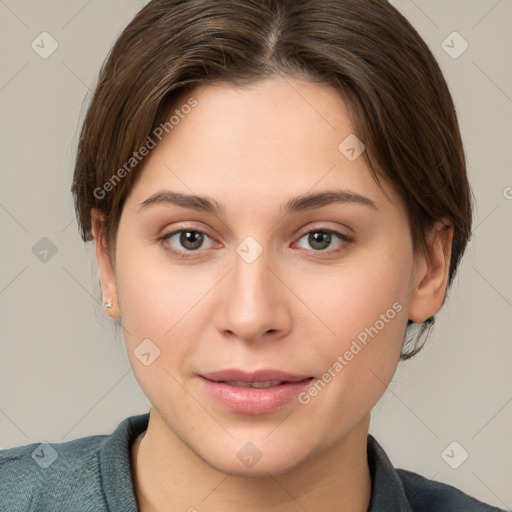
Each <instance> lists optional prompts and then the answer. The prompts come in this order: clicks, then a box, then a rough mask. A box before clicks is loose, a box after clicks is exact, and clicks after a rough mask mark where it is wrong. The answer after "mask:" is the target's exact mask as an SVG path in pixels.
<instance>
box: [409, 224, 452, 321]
mask: <svg viewBox="0 0 512 512" xmlns="http://www.w3.org/2000/svg"><path fill="white" fill-rule="evenodd" d="M452 241H453V224H452V223H451V222H450V221H448V220H447V219H443V220H441V221H438V222H437V223H436V224H435V225H434V226H433V228H432V229H431V231H430V233H429V236H428V237H427V244H428V248H427V253H426V254H422V255H421V256H418V260H417V262H416V275H415V279H414V285H413V289H412V291H411V298H410V301H409V320H412V321H413V322H417V323H422V322H424V321H425V320H427V318H429V317H431V316H433V315H435V314H436V313H437V312H438V311H439V310H440V309H441V306H442V305H443V302H444V299H445V296H446V288H447V285H448V276H449V272H450V260H451V252H452Z"/></svg>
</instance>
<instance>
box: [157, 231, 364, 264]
mask: <svg viewBox="0 0 512 512" xmlns="http://www.w3.org/2000/svg"><path fill="white" fill-rule="evenodd" d="M186 231H188V232H191V233H200V234H203V235H206V236H207V237H208V238H211V237H210V236H208V234H207V233H205V232H204V231H201V230H199V229H192V228H186V227H184V228H181V229H177V230H175V231H172V232H170V233H167V234H165V235H163V236H162V237H160V238H159V239H158V240H159V241H160V242H161V244H162V245H164V244H165V242H167V241H168V240H169V239H170V238H171V237H173V236H174V235H177V234H179V233H183V232H186ZM311 233H328V234H331V235H335V236H336V237H338V238H339V239H340V241H341V244H340V247H339V248H337V249H334V250H333V249H331V250H328V251H326V250H317V251H315V250H312V252H314V253H320V254H329V255H333V254H337V253H339V252H341V251H343V250H344V249H346V248H347V247H348V246H350V245H352V244H353V243H354V242H355V241H356V239H355V238H353V237H350V236H348V235H346V234H344V233H340V232H339V231H335V230H332V229H327V228H321V227H320V228H315V229H311V230H309V231H306V232H305V233H303V234H302V235H301V236H300V237H299V240H301V239H302V238H304V237H305V236H306V235H309V234H311ZM164 249H165V251H167V252H168V253H170V254H172V255H173V256H176V257H178V258H180V259H190V258H194V257H195V256H193V254H194V253H197V252H201V251H200V250H196V251H189V252H186V251H178V250H176V249H173V248H170V247H168V246H165V245H164Z"/></svg>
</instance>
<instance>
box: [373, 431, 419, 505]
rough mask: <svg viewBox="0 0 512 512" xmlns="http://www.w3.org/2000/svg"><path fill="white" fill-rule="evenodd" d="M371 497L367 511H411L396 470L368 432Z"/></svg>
mask: <svg viewBox="0 0 512 512" xmlns="http://www.w3.org/2000/svg"><path fill="white" fill-rule="evenodd" d="M367 456H368V467H369V468H370V475H371V479H372V497H371V500H370V507H369V508H368V512H413V511H412V508H411V506H410V504H409V500H408V499H407V496H406V494H405V490H404V487H403V485H402V481H401V479H400V476H399V475H398V472H397V470H396V469H395V468H394V467H393V464H392V463H391V461H390V460H389V458H388V456H387V455H386V452H385V451H384V450H383V448H382V447H381V446H380V444H379V443H378V442H377V440H376V439H375V438H374V437H373V436H372V435H371V434H368V442H367Z"/></svg>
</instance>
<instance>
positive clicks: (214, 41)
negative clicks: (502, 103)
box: [0, 0, 498, 512]
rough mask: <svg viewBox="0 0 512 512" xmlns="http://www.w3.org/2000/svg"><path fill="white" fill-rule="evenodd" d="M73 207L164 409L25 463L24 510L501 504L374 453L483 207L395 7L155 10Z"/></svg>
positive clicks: (93, 129)
mask: <svg viewBox="0 0 512 512" xmlns="http://www.w3.org/2000/svg"><path fill="white" fill-rule="evenodd" d="M72 191H73V194H74V197H75V205H76V211H77V216H78V220H79V223H80V226H81V229H82V236H83V239H84V240H85V241H94V246H95V252H96V259H97V263H98V268H99V272H100V278H101V286H102V292H103V297H104V307H105V311H106V313H107V314H108V315H109V316H110V317H112V318H113V319H116V320H117V321H119V322H120V324H121V325H122V328H123V331H124V337H125V341H126V345H127V350H128V355H129V358H130V363H131V365H132V369H133V372H134V374H135V376H136V378H137V380H138V382H139V384H140V385H141V388H142V390H143V391H144V393H145V394H146V396H147V397H148V399H149V400H150V402H151V405H152V407H151V410H150V413H149V414H145V415H140V416H136V417H131V418H127V419H126V420H125V421H123V423H121V424H120V425H119V427H118V428H117V430H116V431H115V432H114V433H113V434H112V435H110V436H92V437H88V438H82V439H77V440H74V441H71V442H68V443H62V444H60V445H52V446H50V445H46V444H44V445H28V446H25V447H19V448H13V449H10V450H4V451H3V452H2V454H1V459H0V460H1V462H2V465H1V466H0V467H1V468H2V479H3V481H4V483H3V487H2V500H6V501H4V502H6V503H7V510H74V511H80V510H95V511H99V510H115V511H117V510H119V511H135V510H140V511H143V512H146V511H163V510H173V511H174V510H188V511H193V510H208V511H216V510H223V511H229V510H254V511H256V510H258V511H259V510H265V511H268V510H276V511H280V512H282V511H284V512H287V511H291V510H308V511H315V510H323V511H325V510H351V511H361V512H362V511H371V512H375V511H379V512H381V511H387V510H390V511H391V510H394V511H395V510H399V511H410V510H414V511H426V510H436V511H448V510H471V511H491V510H498V509H496V508H494V507H491V506H489V505H486V504H484V503H481V502H479V501H477V500H476V499H474V498H471V497H470V496H468V495H466V494H464V493H462V492H461V491H458V490H456V489H455V488H453V487H450V486H448V485H444V484H441V483H437V482H433V481H429V480H427V479H425V478H423V477H421V476H419V475H417V474H414V473H411V472H408V471H404V470H396V469H394V468H393V466H392V465H391V462H390V460H389V459H388V457H387V455H386V454H385V452H384V451H383V449H382V448H381V447H380V445H379V444H378V442H377V441H376V439H375V438H373V437H372V436H371V435H369V434H368V429H369V422H370V411H371V409H372V408H373V406H374V405H375V404H376V403H377V401H378V400H379V398H380V397H381V396H382V394H383V392H384V391H385V389H386V386H387V384H388V383H389V382H390V380H391V378H392V377H393V374H394V372H395V369H396V366H397V364H398V362H399V360H400V359H407V358H409V357H412V356H413V355H414V354H415V353H416V352H417V351H418V350H420V348H421V338H422V335H423V334H425V333H426V332H427V330H428V327H429V326H431V325H432V323H433V319H434V316H435V314H436V313H437V312H438V311H439V309H440V308H441V306H442V305H443V302H444V300H445V297H446V291H447V288H448V287H449V286H450V284H451V282H452V281H453V278H454V276H455V274H456V271H457V267H458V264H459V262H460V259H461V257H462V255H463V252H464V249H465V246H466V244H467V241H468V239H469V236H470V231H471V212H472V209H471V192H470V187H469V184H468V181H467V175H466V167H465V159H464V151H463V147H462V142H461V137H460V132H459V127H458V122H457V118H456V114H455V109H454V106H453V102H452V99H451V96H450V93H449V91H448V88H447V86H446V83H445V81H444V79H443V76H442V74H441V71H440V69H439V67H438V65H437V63H436V61H435V59H434V58H433V56H432V54H431V52H430V51H429V49H428V48H427V46H426V45H425V43H424V42H423V41H422V40H421V38H420V37H419V36H418V34H417V33H416V31H415V30H414V29H413V28H412V27H411V26H410V24H409V23H408V22H407V21H406V20H405V19H404V18H403V17H402V16H401V15H400V14H399V13H398V12H397V11H396V10H395V9H394V8H393V7H392V6H390V5H389V4H388V3H387V2H384V1H378V0H365V1H361V0H303V1H287V0H265V1H263V0H246V1H243V2H234V1H224V2H205V1H204V0H202V1H200V0H185V1H177V0H174V1H170V0H153V1H151V2H150V3H149V4H148V5H147V6H146V7H144V8H143V9H142V11H141V12H140V13H139V14H138V15H137V16H136V17H135V19H134V20H133V21H132V22H131V23H130V25H129V26H128V27H127V28H126V29H125V31H124V32H123V33H122V34H121V36H120V37H119V39H118V40H117V42H116V44H115V46H114V47H113V49H112V51H111V53H110V55H109V57H108V59H107V61H106V63H105V65H104V67H103V69H102V71H101V76H100V80H99V83H98V86H97V89H96V91H95V94H94V98H93V100H92V103H91V105H90V107H89V110H88V113H87V117H86V119H85V122H84V126H83V129H82V134H81V138H80V144H79V149H78V155H77V162H76V168H75V175H74V182H73V187H72ZM34 462H37V464H35V463H34ZM42 469H44V471H43V470H42Z"/></svg>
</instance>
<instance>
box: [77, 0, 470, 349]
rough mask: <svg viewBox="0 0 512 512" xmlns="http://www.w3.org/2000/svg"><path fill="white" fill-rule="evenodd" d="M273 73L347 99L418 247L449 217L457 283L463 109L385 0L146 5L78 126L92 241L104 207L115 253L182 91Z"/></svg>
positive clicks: (81, 186) (463, 203) (465, 235)
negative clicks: (126, 211) (151, 152)
mask: <svg viewBox="0 0 512 512" xmlns="http://www.w3.org/2000/svg"><path fill="white" fill-rule="evenodd" d="M276 75H287V76H290V77H294V78H302V79H305V80H308V81H311V82H315V83H322V84H327V85H330V86H332V87H334V88H335V89H336V90H337V91H339V93H340V94H341V95H342V96H343V98H344V99H345V101H346V102H347V103H348V105H349V106H350V107H351V109H352V112H353V113H354V116H353V124H354V127H355V130H356V133H357V135H358V137H359V138H360V139H361V140H363V141H364V144H365V146H366V152H365V158H366V159H367V161H368V163H369V166H370V169H371V171H372V173H373V175H374V178H375V179H376V180H377V182H378V183H379V181H378V174H380V175H383V176H385V177H386V179H388V180H389V181H390V183H391V184H392V185H393V186H394V187H395V189H396V190H397V192H398V193H399V195H400V196H401V197H402V198H403V200H404V202H405V204H406V208H407V211H408V216H409V221H410V227H411V235H412V239H413V244H414V248H415V250H421V249H425V248H426V240H425V233H426V229H427V228H429V227H431V226H433V224H434V223H435V222H436V221H438V220H440V219H441V218H448V219H449V220H450V221H451V222H452V223H453V226H454V236H453V245H452V256H451V263H450V270H449V285H450V284H451V282H452V280H453V277H454V275H455V272H456V269H457V267H458V264H459V261H460V258H461V257H462V254H463V252H464V249H465V246H466V244H467V242H468V240H469V237H470V234H471V222H472V195H471V190H470V186H469V184H468V180H467V175H466V163H465V155H464V149H463V145H462V140H461V135H460V130H459V126H458V121H457V116H456V111H455V107H454V104H453V100H452V98H451V95H450V92H449V90H448V86H447V84H446V81H445V80H444V77H443V75H442V72H441V70H440V68H439V65H438V64H437V62H436V60H435V58H434V56H433V55H432V53H431V51H430V50H429V48H428V47H427V45H426V44H425V42H424V41H423V40H422V39H421V37H420V36H419V34H418V33H417V32H416V30H415V29H414V28H413V27H412V26H411V24H410V23H409V22H408V21H407V20H406V19H405V18H404V17H403V16H402V15H401V14H400V13H399V12H398V11H397V10H396V9H395V8H394V7H393V6H391V5H390V4H389V3H388V2H387V1H385V0H223V1H222V2H212V1H210V0H152V1H151V2H149V3H148V4H147V5H146V6H145V7H144V8H143V9H142V10H141V11H140V12H139V13H138V14H137V15H136V16H135V18H134V19H133V20H132V22H131V23H130V24H129V25H128V26H127V27H126V29H125V30H124V31H123V32H122V34H121V35H120V36H119V38H118V39H117V41H116V43H115V45H114V47H113V48H112V50H111V52H110V54H109V55H108V58H107V59H106V61H105V63H104V64H103V66H102V69H101V71H100V75H99V80H98V84H97V87H96V90H95V92H94V95H93V98H92V101H91V103H90V106H89V109H88V112H87V115H86V118H85V121H84V124H83V127H82V131H81V134H80V140H79V146H78V152H77V159H76V166H75V172H74V179H73V185H72V192H73V194H74V198H75V208H76V212H77V217H78V221H79V225H80V229H81V234H82V238H83V240H84V241H88V240H91V239H92V232H91V209H92V208H98V209H99V210H100V211H101V212H102V213H103V214H104V215H105V242H106V244H107V249H108V251H109V254H111V255H114V254H115V238H116V233H117V228H118V224H119V219H120V216H121V212H122V208H123V204H124V201H125V200H126V198H127V197H128V194H129V193H130V190H131V189H132V188H133V185H134V183H135V182H136V180H137V177H138V176H139V175H140V170H141V168H142V166H141V165H140V162H138V161H134V160H130V159H132V158H133V155H134V153H135V152H137V150H138V148H141V147H143V146H144V145H145V144H146V143H147V141H148V137H149V136H150V134H151V133H153V131H154V130H155V127H156V126H157V125H158V123H159V122H161V120H162V119H163V117H164V116H165V115H167V114H168V113H169V111H170V109H171V108H173V107H174V106H176V101H177V99H178V98H180V97H183V94H185V93H187V92H189V91H191V90H192V89H193V87H194V86H197V85H202V84H208V83H213V82H227V83H230V84H233V85H234V86H244V85H249V84H251V83H254V82H257V81H259V80H263V79H265V78H271V77H275V76H276ZM129 161H130V162H131V164H133V165H130V168H129V169H128V171H126V162H129ZM123 166H124V168H125V171H126V172H123V173H121V174H122V179H119V180H117V181H116V182H115V183H114V184H112V182H111V180H112V177H113V176H114V175H115V173H116V171H117V170H118V169H119V170H120V169H122V168H123ZM376 169H378V171H377V170H376ZM117 177H118V178H119V177H120V176H119V174H118V175H117ZM107 183H111V185H109V186H108V189H109V192H108V193H105V194H103V192H105V190H106V189H105V188H104V186H105V184H107ZM98 190H102V191H103V192H102V193H101V194H99V193H98ZM410 323H412V322H410ZM432 323H433V318H430V319H428V321H427V322H425V323H424V324H420V326H421V329H420V331H419V336H418V337H417V338H416V343H415V345H414V346H413V348H412V350H410V351H409V352H407V353H405V352H403V353H402V355H401V358H402V359H407V358H409V357H411V356H412V355H414V354H415V353H416V352H418V351H419V350H420V348H421V346H422V345H421V346H419V338H420V337H421V336H422V334H424V333H425V332H428V327H429V326H431V325H432ZM410 327H414V326H410ZM409 341H411V340H409ZM406 343H407V342H406ZM404 346H405V345H404Z"/></svg>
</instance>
